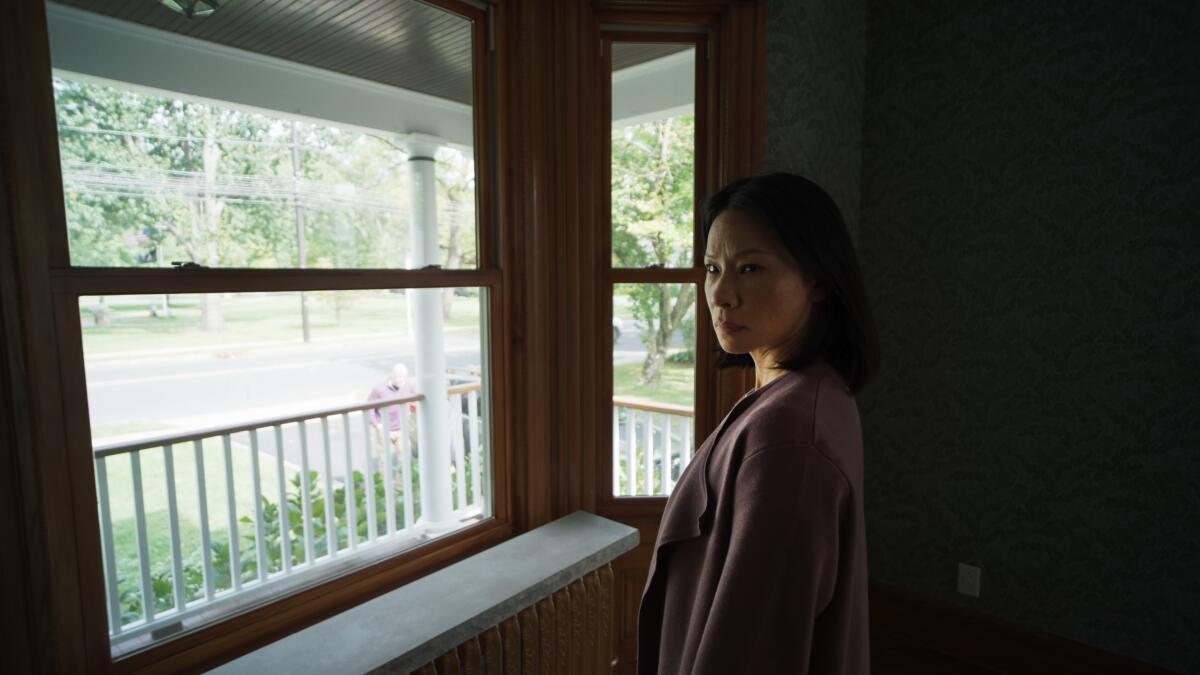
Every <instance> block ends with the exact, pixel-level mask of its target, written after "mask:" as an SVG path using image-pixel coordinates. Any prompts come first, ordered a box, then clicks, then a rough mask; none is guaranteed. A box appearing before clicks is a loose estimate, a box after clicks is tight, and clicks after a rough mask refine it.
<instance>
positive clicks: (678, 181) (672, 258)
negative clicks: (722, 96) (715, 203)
mask: <svg viewBox="0 0 1200 675" xmlns="http://www.w3.org/2000/svg"><path fill="white" fill-rule="evenodd" d="M695 51H696V50H695V47H692V46H690V45H647V44H627V43H616V44H614V45H613V55H612V59H613V73H612V120H613V122H612V124H613V128H612V227H613V234H612V240H613V251H612V265H613V267H646V266H649V265H658V266H661V267H691V266H692V264H693V251H694V249H695V246H694V243H693V236H694V234H693V233H694V227H693V224H692V220H693V212H694V191H695V164H696V161H695V146H696V124H695V114H694V110H693V109H694V103H695V94H694V88H695V87H694V80H695V68H696V66H695V63H696V54H695Z"/></svg>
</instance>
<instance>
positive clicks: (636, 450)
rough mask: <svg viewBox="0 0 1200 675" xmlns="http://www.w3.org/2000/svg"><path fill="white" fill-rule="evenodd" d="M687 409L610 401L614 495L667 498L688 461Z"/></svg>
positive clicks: (617, 399) (689, 414) (689, 415)
mask: <svg viewBox="0 0 1200 675" xmlns="http://www.w3.org/2000/svg"><path fill="white" fill-rule="evenodd" d="M693 416H694V413H693V411H692V409H691V408H688V407H685V406H679V405H672V404H669V403H652V402H648V401H642V400H639V399H635V398H628V397H623V396H614V397H613V434H612V439H613V463H612V465H613V495H615V496H618V497H633V496H638V495H643V496H649V495H668V494H670V493H671V490H672V489H674V487H675V481H676V480H678V478H679V476H680V475H682V473H683V469H684V467H686V466H687V465H688V463H689V462H691V461H692V418H693Z"/></svg>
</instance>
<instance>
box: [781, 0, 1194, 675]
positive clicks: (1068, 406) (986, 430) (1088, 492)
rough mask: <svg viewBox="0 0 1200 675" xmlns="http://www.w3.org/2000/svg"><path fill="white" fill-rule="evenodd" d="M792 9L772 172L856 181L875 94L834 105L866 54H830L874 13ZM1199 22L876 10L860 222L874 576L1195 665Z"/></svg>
mask: <svg viewBox="0 0 1200 675" xmlns="http://www.w3.org/2000/svg"><path fill="white" fill-rule="evenodd" d="M818 4H819V5H821V9H820V10H814V9H813V5H818ZM772 5H773V9H772V12H771V14H770V21H771V23H770V25H769V28H768V48H769V50H770V51H769V53H768V79H767V95H768V102H767V125H768V128H767V144H768V157H769V160H770V162H769V163H772V164H775V165H776V166H779V163H780V162H781V161H784V160H783V158H784V157H788V158H791V157H799V158H802V159H803V161H799V162H794V163H793V165H794V166H796V167H797V168H798V169H800V170H808V171H811V172H813V173H814V174H815V175H816V176H818V180H819V179H820V176H821V175H822V174H824V175H828V176H832V177H835V178H834V179H833V180H834V183H835V185H836V186H838V187H839V188H840V189H843V190H847V191H850V190H852V189H853V188H852V187H850V186H851V184H852V181H851V180H850V179H849V178H847V177H846V175H847V173H846V172H847V171H848V169H847V167H848V166H849V165H850V164H853V163H855V162H857V161H858V160H857V159H855V156H856V153H857V148H856V147H855V145H854V142H853V140H852V139H853V133H854V132H853V131H851V130H849V129H850V127H852V126H853V124H852V120H848V119H846V118H845V116H847V115H850V114H852V112H851V110H852V109H853V107H854V106H853V105H852V104H850V103H848V102H847V99H848V98H849V97H850V95H848V94H846V95H844V96H837V95H831V94H830V92H832V91H834V90H835V89H836V88H837V87H840V86H842V85H843V84H844V78H845V77H846V74H845V73H846V71H847V70H853V69H854V68H856V67H859V66H853V65H847V66H846V67H845V68H841V67H839V66H835V65H830V62H829V58H830V57H831V55H834V54H838V53H844V51H845V49H849V48H848V47H839V48H834V49H833V50H832V51H829V50H827V49H826V47H828V46H829V45H831V44H842V45H853V44H855V43H856V41H857V40H858V39H859V38H858V36H857V34H856V32H855V31H854V29H853V25H854V23H853V21H852V20H851V19H850V18H849V15H852V14H855V13H856V10H855V9H850V8H847V9H845V10H844V11H845V12H846V15H845V16H840V17H831V16H830V15H831V13H836V12H839V11H843V10H832V9H830V8H833V7H835V3H833V2H831V1H826V2H821V3H816V2H808V1H805V2H793V3H782V2H780V3H772ZM836 6H841V5H840V4H839V5H836ZM809 19H811V20H812V23H811V24H806V23H805V21H806V20H809ZM839 30H842V31H844V33H843V34H841V35H839V34H838V31H839ZM831 33H832V34H831ZM1197 35H1200V4H1198V3H1195V2H1193V1H1192V0H1174V1H1165V0H1163V1H1157V2H1152V1H1150V0H1142V1H1140V2H1113V1H1112V0H1100V1H1096V0H1092V1H1090V2H1082V1H1076V0H1069V1H1065V2H1054V3H1045V2H1034V1H1032V0H1023V1H1015V2H1001V3H996V2H984V1H983V0H937V1H933V2H915V1H903V2H902V1H894V0H888V1H886V2H872V3H871V4H870V7H869V12H868V17H867V39H866V50H865V51H866V59H865V63H866V67H865V75H866V79H865V82H866V84H865V105H864V115H865V116H864V124H863V129H864V134H863V139H862V142H863V145H862V183H861V200H862V201H861V214H862V215H861V223H862V224H861V235H860V249H861V255H862V261H863V265H864V268H865V273H866V275H867V283H868V287H869V290H870V293H871V299H872V302H873V304H874V306H875V309H876V317H877V321H878V323H879V326H880V331H881V338H882V344H883V361H884V367H883V372H882V374H881V377H880V379H879V380H878V381H877V382H876V383H875V385H874V386H873V387H871V388H868V390H867V391H865V392H864V393H863V395H862V397H861V400H860V407H861V411H862V418H863V427H864V429H863V430H864V434H865V437H864V438H865V446H866V483H867V495H866V500H867V531H868V537H869V542H870V554H869V559H870V568H871V576H872V577H873V578H876V579H878V580H880V581H883V582H886V583H890V584H895V585H897V586H900V587H904V588H907V589H910V590H913V591H916V592H920V593H923V594H925V595H927V596H931V597H935V598H937V599H940V600H943V601H947V602H950V603H953V604H956V605H960V606H964V607H969V608H972V609H976V610H978V611H980V612H983V613H985V614H988V615H991V616H995V617H997V618H999V619H1002V620H1005V621H1009V622H1013V623H1017V624H1020V625H1022V626H1025V627H1027V628H1029V629H1032V630H1037V631H1043V632H1045V633H1049V634H1053V635H1058V636H1062V637H1065V638H1068V639H1072V640H1076V641H1079V642H1082V643H1085V644H1088V645H1092V646H1095V647H1097V648H1100V649H1104V650H1107V651H1110V652H1114V653H1118V654H1123V655H1126V656H1130V657H1133V658H1136V659H1139V660H1142V661H1145V662H1148V663H1152V664H1155V665H1158V666H1162V667H1166V668H1169V669H1172V670H1176V671H1181V672H1191V673H1200V640H1197V639H1196V638H1197V631H1198V630H1200V629H1198V628H1197V627H1200V300H1197V298H1200V263H1198V262H1197V256H1198V255H1200V48H1198V47H1197V45H1198V44H1200V43H1198V42H1197V37H1196V36H1197ZM838 49H841V50H842V51H838ZM849 60H850V61H851V62H856V61H855V58H854V57H853V56H852V55H851V56H850V57H849ZM806 63H812V64H813V66H812V67H811V68H810V67H807V66H805V65H804V64H806ZM814 70H815V71H817V72H815V73H814V72H813V71H814ZM791 71H795V72H791ZM814 80H816V82H814ZM822 81H823V83H822ZM847 86H848V87H849V88H850V89H852V88H853V87H854V86H855V85H847ZM792 87H799V88H800V89H801V91H804V92H817V95H815V96H809V95H808V94H803V93H800V92H797V91H791V90H789V89H790V88H792ZM802 119H809V120H811V123H809V122H804V121H800V120H802ZM834 121H836V124H834ZM800 147H803V148H806V150H801V149H798V148H800ZM839 153H841V154H844V155H848V156H846V157H843V156H840V155H839ZM785 163H786V162H785ZM835 196H837V197H838V198H839V201H840V200H841V199H842V195H835ZM847 210H849V209H847ZM960 561H962V562H967V563H971V564H975V565H978V566H981V567H982V570H983V573H982V583H981V590H982V593H981V596H982V597H980V598H979V599H975V598H970V597H967V596H964V595H960V594H958V593H957V592H956V591H955V578H956V576H955V575H956V564H957V563H958V562H960Z"/></svg>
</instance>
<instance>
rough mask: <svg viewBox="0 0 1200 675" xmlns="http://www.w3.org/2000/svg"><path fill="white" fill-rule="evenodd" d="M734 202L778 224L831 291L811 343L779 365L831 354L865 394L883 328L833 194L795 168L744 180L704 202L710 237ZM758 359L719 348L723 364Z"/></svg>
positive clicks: (817, 313)
mask: <svg viewBox="0 0 1200 675" xmlns="http://www.w3.org/2000/svg"><path fill="white" fill-rule="evenodd" d="M727 210H737V211H742V212H745V213H748V214H750V215H751V216H752V217H754V218H755V219H756V220H757V221H758V222H760V223H762V224H763V225H766V226H767V227H769V228H771V229H772V230H774V231H775V233H776V234H778V235H779V238H780V239H781V240H783V243H784V245H785V246H786V247H787V250H788V252H789V253H791V255H792V257H793V258H795V259H796V262H798V263H799V264H800V269H801V271H802V273H803V274H804V275H805V276H806V277H807V278H809V279H813V280H815V281H816V282H817V283H818V284H820V285H821V286H823V287H824V288H825V299H824V300H822V301H821V302H818V303H816V304H815V305H813V313H812V315H811V316H810V318H809V326H808V328H807V334H806V337H805V341H804V344H803V345H802V346H801V347H800V348H799V350H798V351H797V352H796V353H795V354H792V355H791V356H790V357H789V358H788V359H787V360H786V361H784V362H782V363H779V364H777V367H779V368H785V369H787V370H799V369H801V368H803V367H805V366H807V365H808V364H810V363H812V362H813V361H815V360H816V359H817V358H819V357H822V356H823V357H825V358H826V359H827V360H828V361H829V363H830V364H831V365H832V366H833V367H834V368H836V369H837V370H838V372H840V373H841V374H842V377H843V378H845V380H846V383H847V384H848V385H849V386H850V390H851V391H852V392H854V393H855V394H857V393H858V392H859V391H861V390H862V388H863V386H864V385H866V384H867V383H868V382H869V381H870V380H871V379H872V378H874V376H875V373H876V371H877V370H878V368H879V336H878V334H877V333H876V332H875V321H874V319H873V318H872V316H871V308H870V306H869V305H868V303H867V294H866V288H865V285H864V284H863V279H862V271H861V269H860V268H859V265H858V256H857V255H856V254H855V252H854V245H853V243H851V241H850V232H849V231H848V230H847V228H846V221H845V220H844V219H843V218H842V213H841V211H839V210H838V207H837V204H835V203H834V201H833V198H831V197H830V196H829V195H828V194H827V193H826V192H825V191H824V190H822V189H821V187H820V186H819V185H817V184H816V183H814V182H812V181H810V180H808V179H807V178H802V177H800V176H797V175H795V174H790V173H770V174H765V175H760V176H753V177H750V178H742V179H739V180H736V181H734V182H732V183H730V184H728V185H726V186H725V187H723V188H721V190H720V191H718V192H717V193H715V194H713V195H711V196H709V198H708V199H706V200H704V204H703V205H702V206H701V207H700V212H701V219H702V222H703V227H704V241H705V243H706V244H707V242H708V235H709V232H711V231H712V226H713V222H714V221H715V220H716V219H717V216H718V215H719V214H720V213H721V212H722V211H727ZM718 349H719V348H718ZM753 365H754V361H753V359H751V358H750V356H749V355H748V354H729V353H727V352H725V351H723V350H722V351H721V352H720V354H718V356H717V367H718V368H728V367H732V366H753Z"/></svg>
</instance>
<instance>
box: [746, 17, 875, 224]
mask: <svg viewBox="0 0 1200 675" xmlns="http://www.w3.org/2000/svg"><path fill="white" fill-rule="evenodd" d="M866 15H867V12H866V2H865V0H841V1H839V0H821V1H820V2H812V1H808V0H805V1H804V2H799V1H775V0H769V1H768V2H767V106H766V128H765V132H766V133H765V139H764V140H765V143H764V145H765V147H764V153H763V164H764V169H765V170H767V171H791V172H794V173H799V174H801V175H803V176H807V177H808V178H810V179H812V180H814V181H816V182H817V183H818V184H819V185H821V187H824V188H825V189H826V190H827V191H828V192H829V194H830V195H831V196H832V197H833V198H834V200H835V201H836V202H837V204H838V206H839V207H840V208H841V209H842V215H844V216H845V218H846V222H847V224H849V226H850V230H851V234H853V235H857V232H858V222H859V213H860V206H859V204H860V200H859V198H860V194H861V188H860V182H861V179H862V129H863V124H862V123H863V70H864V66H865V50H864V45H865V42H866V21H867V16H866Z"/></svg>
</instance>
